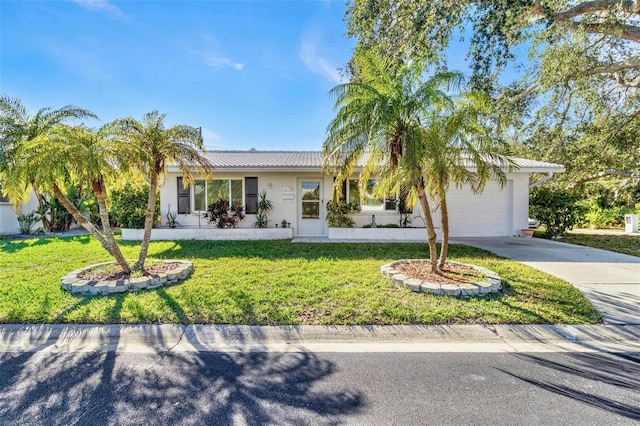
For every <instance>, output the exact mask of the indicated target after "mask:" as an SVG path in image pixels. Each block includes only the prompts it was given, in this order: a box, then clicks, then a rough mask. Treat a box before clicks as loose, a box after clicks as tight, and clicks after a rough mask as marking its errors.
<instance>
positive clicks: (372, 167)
mask: <svg viewBox="0 0 640 426" xmlns="http://www.w3.org/2000/svg"><path fill="white" fill-rule="evenodd" d="M353 63H354V65H355V69H356V70H358V75H357V76H356V77H355V78H354V79H352V81H350V82H348V83H345V84H341V85H338V86H336V87H335V88H333V89H332V90H331V92H330V93H331V95H332V96H334V97H335V98H336V102H335V109H336V110H337V113H336V117H335V118H334V119H333V120H332V121H331V123H330V124H329V127H328V129H327V136H326V139H325V141H324V144H323V151H324V154H325V168H327V169H328V168H331V167H336V168H337V174H336V184H335V186H334V188H335V190H336V194H335V195H336V196H339V195H340V194H339V191H340V190H341V188H342V182H343V181H344V180H345V179H347V178H348V177H349V176H350V175H351V174H353V172H354V170H355V167H356V165H357V163H358V161H359V159H360V158H362V157H363V155H365V153H366V154H367V155H366V157H365V158H366V162H365V164H364V167H363V169H362V171H361V174H360V179H359V185H360V194H364V192H365V191H364V190H365V188H364V185H366V183H367V181H368V179H369V178H370V177H371V176H373V175H377V176H378V177H379V180H378V183H377V184H376V187H375V188H374V195H378V196H380V197H384V196H386V195H399V194H404V193H407V194H408V199H407V201H408V202H409V203H415V201H416V199H418V200H419V202H420V205H421V207H422V211H423V213H424V215H425V224H426V227H427V241H428V243H429V257H430V261H431V270H432V271H433V272H437V271H438V267H437V263H438V262H437V256H438V251H437V245H436V232H435V225H434V222H433V217H432V215H431V211H432V210H431V206H430V203H429V199H428V196H427V195H428V194H427V187H426V180H425V170H424V167H423V166H424V158H425V157H426V156H427V155H428V152H427V146H425V144H424V136H425V131H424V127H423V126H424V125H425V124H427V121H428V120H433V118H434V117H436V112H437V111H441V110H443V109H446V108H448V107H450V106H451V105H452V100H451V98H450V95H449V94H448V91H450V90H456V89H457V88H458V87H459V85H460V84H461V82H462V75H461V74H459V73H456V72H438V73H435V74H434V75H432V76H431V77H430V78H428V79H426V80H424V79H422V75H423V74H424V71H425V67H424V66H423V65H422V64H420V63H417V62H415V63H413V64H412V65H408V66H405V67H403V68H401V69H400V70H399V71H398V73H397V74H396V73H392V72H390V69H391V68H390V64H389V63H387V62H385V61H384V60H383V59H382V58H380V57H379V56H377V55H375V54H374V53H372V52H371V51H357V52H356V54H355V55H354V61H353Z"/></svg>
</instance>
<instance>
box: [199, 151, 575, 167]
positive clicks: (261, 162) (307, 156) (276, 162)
mask: <svg viewBox="0 0 640 426" xmlns="http://www.w3.org/2000/svg"><path fill="white" fill-rule="evenodd" d="M205 155H206V157H207V159H208V160H209V161H210V162H211V164H212V165H213V167H214V169H218V170H237V171H241V170H254V171H255V170H264V171H267V170H272V171H276V170H277V171H287V170H290V171H295V170H314V171H315V170H317V171H320V170H321V168H322V160H323V158H324V157H323V155H322V152H320V151H207V152H206V154H205ZM365 155H366V154H365ZM511 159H512V160H513V161H514V163H515V164H516V165H517V167H518V169H519V171H521V172H563V171H564V166H562V165H560V164H554V163H547V162H544V161H537V160H528V159H525V158H517V157H511ZM364 160H365V157H363V158H362V159H361V160H360V165H363V164H364Z"/></svg>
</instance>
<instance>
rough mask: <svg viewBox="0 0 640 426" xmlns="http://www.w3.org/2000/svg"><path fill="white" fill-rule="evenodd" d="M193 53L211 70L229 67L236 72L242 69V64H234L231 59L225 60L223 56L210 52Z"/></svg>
mask: <svg viewBox="0 0 640 426" xmlns="http://www.w3.org/2000/svg"><path fill="white" fill-rule="evenodd" d="M194 53H197V54H198V55H199V56H200V57H201V58H202V60H203V61H204V63H205V64H207V66H209V67H211V68H216V69H217V68H222V67H229V68H233V69H235V70H237V71H242V69H243V68H244V64H241V63H239V62H234V61H232V60H231V59H229V58H225V57H224V56H222V55H219V54H217V53H212V52H194Z"/></svg>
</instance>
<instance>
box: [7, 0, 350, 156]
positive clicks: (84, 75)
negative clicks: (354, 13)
mask: <svg viewBox="0 0 640 426" xmlns="http://www.w3.org/2000/svg"><path fill="white" fill-rule="evenodd" d="M345 8H346V6H345V4H344V2H343V1H302V0H299V1H180V2H178V1H162V2H156V1H107V0H76V1H44V2H38V1H24V2H23V1H5V0H3V1H2V2H0V28H1V30H0V31H1V33H0V37H1V39H0V40H1V43H2V44H1V46H0V47H1V49H0V50H1V53H0V55H1V56H0V61H1V62H0V92H2V94H4V95H8V96H11V97H17V98H20V99H21V100H22V102H23V103H24V104H25V106H26V107H27V108H28V109H29V111H30V112H35V111H36V110H37V109H38V108H41V107H44V106H51V107H54V108H59V107H61V106H63V105H67V104H74V105H78V106H81V107H83V108H87V109H90V110H91V111H93V112H95V113H96V114H97V115H98V116H99V117H100V122H87V124H89V125H91V126H99V125H100V124H101V123H106V122H108V121H111V120H113V119H115V118H119V117H127V116H133V117H134V118H138V119H140V118H142V115H143V114H144V113H146V112H148V111H151V110H153V109H157V110H159V111H160V112H163V113H166V114H167V123H168V124H176V123H185V124H190V125H193V126H196V127H200V126H201V127H202V128H203V133H204V136H205V143H206V144H207V146H208V147H210V148H215V149H250V148H252V147H253V148H257V149H301V150H317V149H320V148H321V145H322V140H323V136H324V131H325V128H326V126H327V124H328V122H329V120H330V119H331V118H332V116H333V110H332V101H331V99H330V97H329V96H328V94H327V93H328V91H329V90H330V89H331V88H332V87H333V86H334V85H336V84H337V83H339V81H340V74H339V72H338V71H337V68H339V67H342V66H344V64H345V63H346V62H347V61H348V59H349V58H350V56H351V49H352V46H353V44H354V41H352V40H347V38H346V37H345V33H346V26H345V24H344V21H343V17H344V11H345Z"/></svg>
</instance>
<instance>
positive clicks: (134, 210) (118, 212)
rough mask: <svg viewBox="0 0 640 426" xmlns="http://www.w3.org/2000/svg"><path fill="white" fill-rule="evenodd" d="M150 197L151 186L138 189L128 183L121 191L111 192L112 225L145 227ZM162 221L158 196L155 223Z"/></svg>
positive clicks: (135, 227) (110, 212)
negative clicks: (145, 216)
mask: <svg viewBox="0 0 640 426" xmlns="http://www.w3.org/2000/svg"><path fill="white" fill-rule="evenodd" d="M148 199H149V187H144V188H141V189H136V188H134V187H133V186H131V185H130V184H126V185H125V186H124V188H122V189H121V190H119V191H113V192H112V194H111V210H110V211H109V220H110V221H111V222H112V223H111V225H112V226H120V227H122V228H134V229H143V228H144V215H145V212H146V210H147V201H148ZM159 221H160V198H156V211H155V214H154V223H155V222H159Z"/></svg>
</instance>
